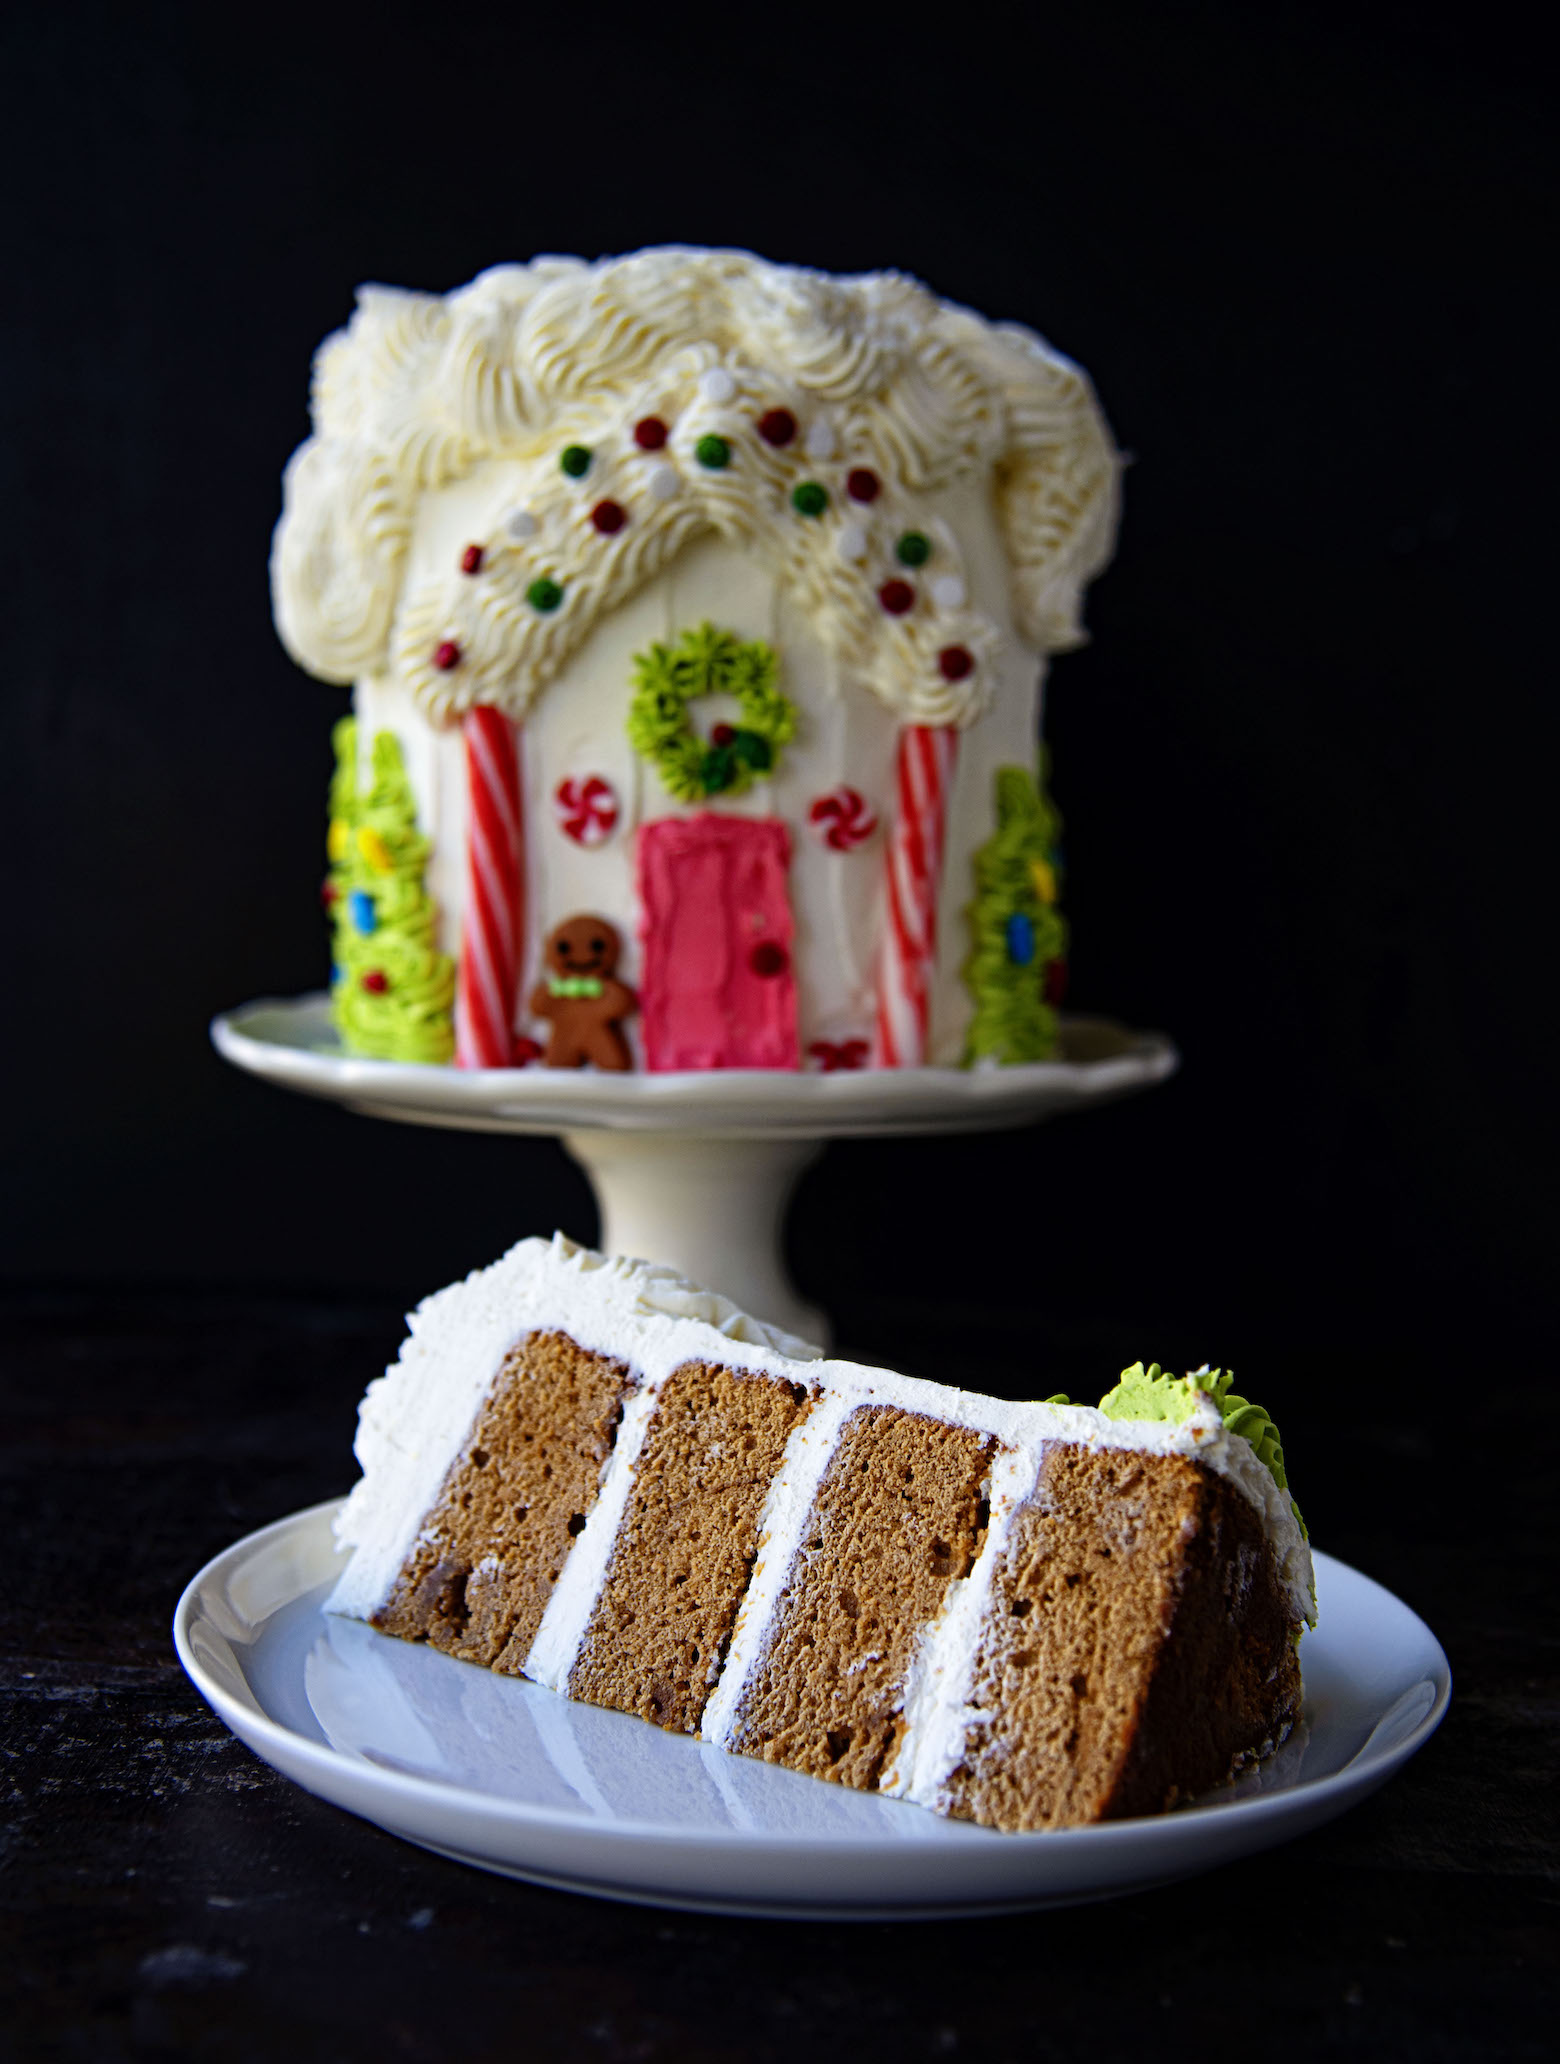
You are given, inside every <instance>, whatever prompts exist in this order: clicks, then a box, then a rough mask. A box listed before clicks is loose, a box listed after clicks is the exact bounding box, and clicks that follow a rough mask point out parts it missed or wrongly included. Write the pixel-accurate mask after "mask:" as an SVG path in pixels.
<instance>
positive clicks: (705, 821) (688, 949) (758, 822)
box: [638, 811, 800, 1071]
mask: <svg viewBox="0 0 1560 2064" xmlns="http://www.w3.org/2000/svg"><path fill="white" fill-rule="evenodd" d="M638 857H639V908H640V937H641V938H642V939H643V941H644V949H645V957H644V972H643V975H642V978H641V981H640V988H639V1021H640V1027H641V1030H642V1032H643V1035H644V1047H645V1066H646V1067H647V1068H651V1069H656V1070H663V1071H664V1070H667V1069H672V1068H795V1067H797V1066H799V1065H800V1061H799V1056H798V1053H797V1045H796V979H795V976H794V975H793V973H792V970H791V930H792V927H791V904H790V899H789V897H788V896H787V895H786V888H785V872H786V867H787V865H788V863H789V861H790V857H791V840H790V836H789V834H788V833H787V831H786V828H785V826H784V825H783V824H782V823H781V822H780V821H779V819H778V818H775V817H761V818H752V817H718V816H716V815H715V814H714V813H713V812H710V811H706V812H704V813H703V814H702V815H700V816H698V817H661V818H658V819H656V821H655V822H654V823H651V824H646V825H644V826H642V827H641V829H640V833H639V843H638Z"/></svg>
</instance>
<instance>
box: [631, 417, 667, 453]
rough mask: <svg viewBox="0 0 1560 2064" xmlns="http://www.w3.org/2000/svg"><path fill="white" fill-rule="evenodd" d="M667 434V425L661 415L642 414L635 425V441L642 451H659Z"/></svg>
mask: <svg viewBox="0 0 1560 2064" xmlns="http://www.w3.org/2000/svg"><path fill="white" fill-rule="evenodd" d="M666 435H667V432H666V425H665V424H664V423H663V422H662V421H661V418H660V417H659V416H641V417H640V418H639V421H638V422H637V423H636V424H635V425H634V442H635V444H637V445H638V447H639V449H640V450H641V451H659V450H660V449H661V447H662V446H663V445H664V444H665V442H666Z"/></svg>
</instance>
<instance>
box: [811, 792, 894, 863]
mask: <svg viewBox="0 0 1560 2064" xmlns="http://www.w3.org/2000/svg"><path fill="white" fill-rule="evenodd" d="M807 821H808V822H809V823H810V824H811V825H812V827H813V829H814V830H815V831H816V832H817V834H818V836H819V838H821V839H822V840H823V843H824V844H825V845H826V846H828V847H829V848H830V850H831V851H833V852H836V853H853V852H854V851H855V850H856V848H857V846H860V845H864V844H865V843H866V841H867V840H868V839H869V838H871V836H872V834H873V832H875V831H876V830H877V825H878V821H877V816H876V813H875V812H874V811H873V810H872V808H871V807H870V805H869V804H868V802H867V799H866V797H865V796H864V795H863V794H862V793H861V791H860V789H857V788H850V787H848V786H846V785H845V784H844V783H841V785H840V786H839V787H838V788H834V789H831V790H830V791H829V793H828V794H827V795H821V796H818V797H817V798H816V799H815V800H814V801H813V802H812V803H811V804H810V805H809V807H808V811H807Z"/></svg>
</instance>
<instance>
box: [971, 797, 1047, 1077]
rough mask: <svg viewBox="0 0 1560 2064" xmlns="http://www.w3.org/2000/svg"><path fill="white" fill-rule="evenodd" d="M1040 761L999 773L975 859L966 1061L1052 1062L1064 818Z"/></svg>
mask: <svg viewBox="0 0 1560 2064" xmlns="http://www.w3.org/2000/svg"><path fill="white" fill-rule="evenodd" d="M1044 775H1045V769H1044V761H1043V760H1042V761H1041V764H1040V768H1039V770H1038V772H1037V773H1035V774H1031V773H1030V772H1029V770H1028V769H1027V768H1026V767H999V768H998V769H997V828H996V830H995V831H994V832H993V833H992V834H991V837H990V838H989V839H987V841H986V843H985V844H984V845H983V846H982V847H981V848H980V850H979V851H978V852H977V853H976V855H975V900H974V902H973V903H972V904H971V905H970V906H969V921H970V936H971V940H972V942H973V943H972V946H971V950H970V956H969V958H968V960H966V961H965V963H964V984H965V987H966V988H967V989H968V990H969V992H970V995H971V997H972V998H973V999H974V1004H975V1012H974V1015H973V1017H972V1018H971V1019H970V1028H969V1034H968V1037H967V1039H966V1041H965V1048H964V1063H965V1066H966V1067H970V1066H972V1065H973V1064H974V1063H975V1062H976V1061H982V1060H995V1061H999V1062H1001V1063H1002V1064H1003V1065H1004V1066H1011V1065H1012V1064H1013V1063H1015V1062H1019V1061H1044V1060H1049V1059H1050V1057H1051V1055H1052V1054H1053V1053H1055V1051H1056V1009H1055V1006H1056V1003H1057V1002H1058V1001H1059V1000H1060V996H1061V990H1062V986H1063V983H1064V981H1065V972H1066V963H1065V960H1064V955H1065V954H1066V951H1067V925H1066V922H1065V920H1064V919H1063V917H1062V914H1061V912H1060V911H1059V910H1058V909H1057V907H1056V904H1057V896H1058V893H1059V889H1060V858H1059V853H1058V846H1059V841H1060V838H1061V828H1062V827H1061V819H1060V818H1059V817H1058V815H1057V813H1056V809H1055V806H1054V805H1053V804H1052V802H1051V799H1050V797H1049V796H1048V795H1047V794H1046V792H1045V778H1044Z"/></svg>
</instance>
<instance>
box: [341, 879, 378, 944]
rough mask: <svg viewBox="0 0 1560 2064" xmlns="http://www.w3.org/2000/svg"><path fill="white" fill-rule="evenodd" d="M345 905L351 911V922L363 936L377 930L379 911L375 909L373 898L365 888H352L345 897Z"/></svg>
mask: <svg viewBox="0 0 1560 2064" xmlns="http://www.w3.org/2000/svg"><path fill="white" fill-rule="evenodd" d="M347 907H348V908H349V909H350V910H351V912H352V922H353V923H354V924H355V925H356V926H357V928H358V930H359V931H360V932H361V933H362V934H363V936H364V937H365V938H367V936H368V934H369V933H370V932H372V931H377V930H378V928H379V913H378V912H377V911H376V910H375V908H374V899H373V897H372V896H371V895H370V894H369V893H368V891H367V889H354V890H353V891H352V894H351V895H350V896H349V897H348V898H347Z"/></svg>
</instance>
